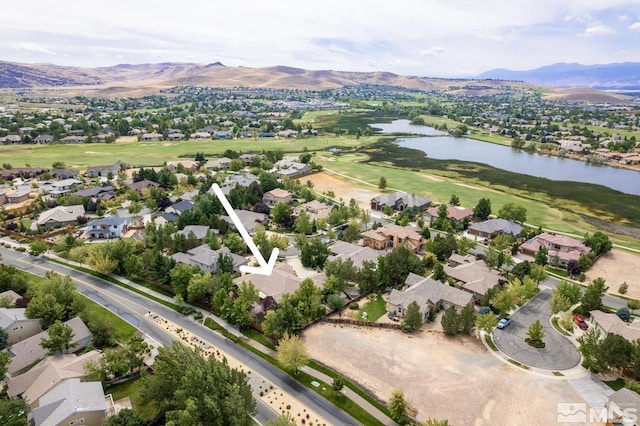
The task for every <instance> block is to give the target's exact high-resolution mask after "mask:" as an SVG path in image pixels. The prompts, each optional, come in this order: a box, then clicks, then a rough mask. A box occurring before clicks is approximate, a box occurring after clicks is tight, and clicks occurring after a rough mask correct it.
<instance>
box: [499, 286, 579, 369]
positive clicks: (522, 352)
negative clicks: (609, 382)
mask: <svg viewBox="0 0 640 426" xmlns="http://www.w3.org/2000/svg"><path fill="white" fill-rule="evenodd" d="M551 296H552V292H551V290H548V289H547V290H544V291H542V292H540V293H539V294H538V295H537V296H536V297H534V298H533V299H531V300H530V301H529V303H527V304H526V305H524V306H523V307H522V308H520V310H518V311H517V312H516V313H514V314H513V315H512V316H511V323H510V324H509V325H508V326H507V327H505V328H503V329H496V330H495V331H494V333H493V341H494V342H495V344H496V346H497V347H498V348H499V349H500V350H501V351H502V352H504V353H505V354H506V355H507V356H509V357H511V358H513V359H514V360H516V361H518V362H521V363H523V364H526V365H529V366H531V367H536V368H542V369H544V370H553V371H560V370H568V369H570V368H573V367H575V366H576V365H578V364H579V363H580V353H579V352H578V350H577V348H576V346H575V345H574V344H573V343H572V342H571V341H570V340H569V339H567V338H566V337H564V336H563V335H561V334H560V333H559V332H558V331H556V330H555V329H554V328H553V326H552V325H551V324H550V323H549V318H550V317H551V307H550V306H549V300H551ZM537 319H539V320H540V322H541V323H542V326H543V327H544V332H545V336H544V339H543V340H544V342H545V344H546V346H545V347H544V348H542V349H536V348H533V347H531V346H529V345H528V344H527V343H526V342H525V341H524V339H525V338H527V331H528V330H529V326H530V325H531V324H533V323H534V322H535V320H537Z"/></svg>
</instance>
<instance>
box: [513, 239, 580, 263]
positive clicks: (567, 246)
mask: <svg viewBox="0 0 640 426" xmlns="http://www.w3.org/2000/svg"><path fill="white" fill-rule="evenodd" d="M542 247H545V248H546V249H547V257H548V260H549V262H550V263H553V264H557V265H560V266H567V264H568V263H569V261H571V260H578V259H580V256H582V255H583V254H587V253H589V252H590V251H591V248H589V247H587V246H586V245H585V244H584V243H583V242H582V241H580V240H576V239H575V238H571V237H567V236H565V235H554V234H548V233H546V232H545V233H542V234H540V235H536V236H535V237H533V238H531V239H530V240H529V241H526V242H524V243H522V245H520V252H521V253H522V254H524V255H529V256H535V255H536V253H538V251H540V249H541V248H542Z"/></svg>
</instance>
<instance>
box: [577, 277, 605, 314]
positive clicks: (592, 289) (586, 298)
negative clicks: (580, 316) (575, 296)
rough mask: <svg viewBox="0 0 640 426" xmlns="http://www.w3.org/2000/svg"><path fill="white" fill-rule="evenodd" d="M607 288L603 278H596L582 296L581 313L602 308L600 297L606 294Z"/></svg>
mask: <svg viewBox="0 0 640 426" xmlns="http://www.w3.org/2000/svg"><path fill="white" fill-rule="evenodd" d="M608 288H609V287H607V286H606V285H605V280H604V278H596V279H595V280H593V281H592V282H591V284H589V285H588V286H587V288H586V289H585V291H584V294H583V295H582V300H581V304H582V310H583V312H591V311H594V310H597V309H600V308H602V297H603V296H604V294H605V293H606V291H607V289H608Z"/></svg>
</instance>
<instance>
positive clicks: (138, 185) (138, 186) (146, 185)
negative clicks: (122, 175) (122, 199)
mask: <svg viewBox="0 0 640 426" xmlns="http://www.w3.org/2000/svg"><path fill="white" fill-rule="evenodd" d="M158 187H160V184H158V183H157V182H153V181H151V180H148V179H143V180H139V181H137V182H132V183H130V184H128V185H127V188H129V189H131V190H134V191H136V192H137V193H138V194H142V191H144V190H145V189H150V188H158Z"/></svg>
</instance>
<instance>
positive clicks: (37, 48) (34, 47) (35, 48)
mask: <svg viewBox="0 0 640 426" xmlns="http://www.w3.org/2000/svg"><path fill="white" fill-rule="evenodd" d="M15 47H16V49H20V50H26V51H28V52H33V53H46V54H47V55H55V54H56V52H53V51H51V50H49V49H47V48H46V47H44V46H42V45H40V44H36V43H25V42H22V43H18V44H16V46H15Z"/></svg>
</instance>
